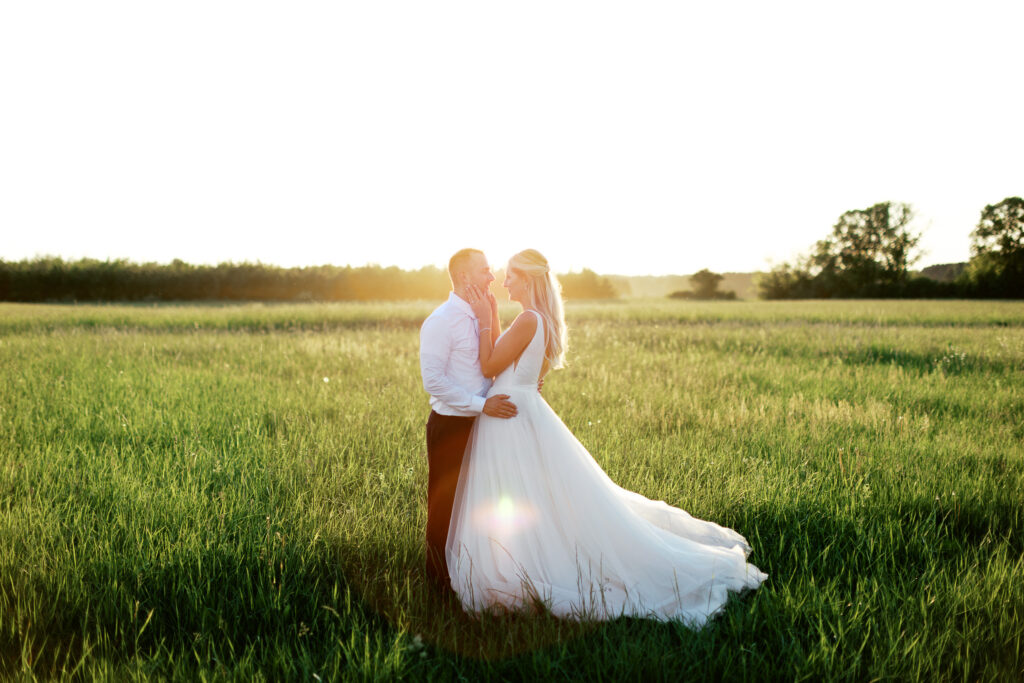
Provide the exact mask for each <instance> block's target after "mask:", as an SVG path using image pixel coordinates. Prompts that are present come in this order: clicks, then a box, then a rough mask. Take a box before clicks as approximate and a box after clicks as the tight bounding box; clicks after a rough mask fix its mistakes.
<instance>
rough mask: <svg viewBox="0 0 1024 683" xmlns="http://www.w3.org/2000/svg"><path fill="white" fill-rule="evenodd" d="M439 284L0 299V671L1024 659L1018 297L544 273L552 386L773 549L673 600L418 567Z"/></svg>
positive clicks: (658, 478) (606, 672)
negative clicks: (960, 297)
mask: <svg viewBox="0 0 1024 683" xmlns="http://www.w3.org/2000/svg"><path fill="white" fill-rule="evenodd" d="M436 303H437V302H410V303H396V304H301V305H298V304H296V305H291V304H281V305H262V304H244V305H159V306H151V305H137V306H124V305H116V306H115V305H88V306H87V305H78V306H75V305H23V304H0V677H3V678H16V679H19V678H20V679H27V680H31V679H33V678H40V679H50V678H55V679H61V678H82V679H96V678H98V679H110V680H133V679H140V680H142V679H153V678H155V679H183V680H224V679H227V680H293V679H301V680H336V679H339V678H342V679H350V678H351V679H378V680H390V679H395V678H412V679H434V680H477V679H536V678H541V677H544V678H548V677H551V678H581V679H588V680H621V679H629V680H638V679H645V680H646V679H652V680H694V679H696V680H700V679H713V680H719V679H728V680H750V681H764V680H786V681H791V680H856V681H860V680H917V679H929V680H972V681H973V680H1010V679H1020V678H1022V677H1024V636H1022V632H1024V534H1022V532H1024V502H1022V500H1024V496H1022V491H1024V445H1022V444H1024V303H1022V302H967V301H942V302H934V301H906V302H900V301H884V302H883V301H818V302H722V303H698V302H675V301H668V300H649V301H630V302H609V303H578V304H574V303H572V302H570V304H569V306H568V314H567V318H568V323H569V327H570V341H569V343H570V355H569V363H570V364H569V367H567V368H566V369H565V370H562V371H558V372H556V373H554V374H552V375H551V376H550V377H549V378H548V380H547V381H546V383H545V386H544V396H545V398H546V400H547V401H548V402H549V403H550V404H551V406H552V407H553V408H554V410H555V411H556V412H558V413H559V415H560V416H561V417H562V419H563V420H564V421H565V423H566V424H567V425H568V426H569V428H570V429H572V430H573V431H574V432H575V434H576V435H577V437H578V438H579V439H580V440H581V441H582V442H583V444H584V445H585V446H586V447H587V448H588V449H589V450H590V452H591V453H592V454H593V456H594V457H595V459H596V460H597V461H598V462H599V463H600V464H601V466H602V467H603V468H604V469H605V471H606V472H607V473H608V474H609V476H611V478H612V479H613V480H615V481H616V482H618V483H619V484H620V485H622V486H624V487H626V488H629V489H632V490H635V491H638V492H640V493H642V494H643V495H645V496H647V497H649V498H653V499H658V500H665V501H667V502H668V503H669V504H672V505H676V506H679V507H682V508H684V509H686V510H687V511H689V512H690V513H692V514H693V515H695V516H697V517H701V518H705V519H711V520H714V521H716V522H718V523H720V524H723V525H725V526H729V527H732V528H735V529H737V530H738V531H740V532H741V533H742V534H744V535H745V536H746V537H747V539H748V540H749V541H750V542H751V545H752V546H753V548H754V550H753V553H752V555H751V557H750V561H751V562H753V563H754V564H756V565H757V566H758V567H760V568H761V569H762V570H764V571H765V572H767V573H768V574H769V579H768V581H767V582H766V583H765V584H764V586H762V588H761V589H759V590H758V591H756V592H750V593H746V594H743V595H739V596H735V597H734V598H733V599H732V600H731V601H730V603H729V604H728V606H727V608H726V609H725V611H724V612H723V613H722V614H721V615H719V616H718V617H717V618H716V619H714V620H713V621H712V622H711V623H710V624H709V625H708V626H707V627H705V628H704V629H701V630H699V631H694V630H691V629H688V628H686V627H685V626H682V625H680V624H673V623H669V624H663V623H657V622H650V621H645V620H636V619H620V620H616V621H613V622H610V623H590V624H587V623H573V622H562V621H559V620H556V619H554V618H551V617H549V616H546V615H528V616H527V615H506V616H495V615H491V616H486V617H483V618H478V619H475V618H471V617H469V616H468V615H466V614H464V613H463V612H462V611H461V609H460V608H459V606H458V605H457V604H454V603H453V602H451V601H450V600H445V599H443V598H441V597H439V596H438V595H437V594H436V593H435V592H433V591H431V590H430V589H429V588H428V586H427V584H426V577H425V573H424V569H423V552H424V550H423V537H422V536H423V529H424V525H425V519H426V509H425V498H426V477H427V463H426V457H425V444H424V422H425V420H426V416H427V413H428V411H429V407H428V403H427V397H426V394H425V393H424V391H423V389H422V386H421V384H420V378H419V365H418V329H419V325H420V323H421V321H422V320H423V318H424V317H425V316H426V315H427V314H428V313H429V312H430V310H431V309H432V307H433V306H434V305H435V304H436ZM502 314H503V318H504V319H506V320H511V318H512V317H513V316H514V314H515V310H514V309H513V308H512V307H509V306H507V305H503V306H502Z"/></svg>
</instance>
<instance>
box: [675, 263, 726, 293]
mask: <svg viewBox="0 0 1024 683" xmlns="http://www.w3.org/2000/svg"><path fill="white" fill-rule="evenodd" d="M724 279H725V276H724V275H719V274H718V273H712V272H711V271H710V270H708V269H707V268H704V269H702V270H699V271H697V272H696V273H694V274H693V275H691V276H690V284H691V285H693V291H688V290H681V291H678V292H672V293H671V294H669V295H668V296H669V298H670V299H735V298H736V292H732V291H729V292H720V291H718V283H720V282H721V281H722V280H724Z"/></svg>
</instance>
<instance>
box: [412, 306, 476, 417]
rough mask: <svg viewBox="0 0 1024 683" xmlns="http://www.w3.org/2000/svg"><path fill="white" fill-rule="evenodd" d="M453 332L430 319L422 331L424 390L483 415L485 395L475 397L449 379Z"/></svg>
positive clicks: (421, 347)
mask: <svg viewBox="0 0 1024 683" xmlns="http://www.w3.org/2000/svg"><path fill="white" fill-rule="evenodd" d="M451 343H452V342H451V333H450V330H449V328H448V327H447V326H446V325H445V324H444V321H442V320H439V319H433V318H428V319H427V320H426V321H425V322H424V323H423V326H422V327H421V328H420V374H421V375H422V376H423V388H424V389H426V390H427V393H428V394H430V395H431V396H436V397H437V398H439V399H441V400H442V401H443V402H444V403H446V404H447V405H450V406H451V407H452V408H457V409H458V410H465V411H468V412H473V413H482V412H483V410H484V402H485V401H486V399H485V398H484V397H483V396H477V395H476V394H472V393H470V392H469V391H467V390H466V389H464V388H462V387H460V386H459V385H458V384H456V383H455V382H454V381H453V380H452V378H451V377H449V376H448V356H449V354H450V353H451Z"/></svg>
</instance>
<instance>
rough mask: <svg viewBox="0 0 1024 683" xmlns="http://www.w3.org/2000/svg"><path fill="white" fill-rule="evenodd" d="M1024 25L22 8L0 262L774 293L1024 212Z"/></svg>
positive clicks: (915, 16)
mask: <svg viewBox="0 0 1024 683" xmlns="http://www.w3.org/2000/svg"><path fill="white" fill-rule="evenodd" d="M1022 25H1024V2H1020V0H1012V1H1008V2H984V1H982V2H971V3H964V2H942V1H938V0H932V1H931V2H900V1H899V0H886V1H884V2H864V1H858V2H845V3H839V2H821V1H820V0H817V1H815V2H806V3H794V2H783V1H776V2H764V1H763V0H762V1H759V2H736V1H734V2H728V3H712V2H705V3H687V2H682V1H680V0H676V1H674V2H645V1H643V0H635V1H630V2H626V1H621V2H602V1H600V0H588V1H585V2H560V1H559V0H544V1H543V2H533V1H529V0H517V2H510V3H493V2H486V1H481V0H468V1H466V2H446V1H443V0H436V1H435V0H431V1H428V2H424V1H423V0H418V1H411V2H390V1H387V0H373V1H368V2H358V3H357V2H277V3H270V2H259V1H252V0H250V1H247V2H218V1H216V0H202V1H201V2H193V1H191V0H176V1H175V2H163V3H156V2H139V0H131V1H125V2H108V1H106V0H90V1H89V2H80V1H75V2H6V3H3V4H2V5H0V258H2V259H7V260H12V259H21V258H31V257H34V256H36V255H43V254H53V255H59V256H63V257H65V258H79V257H82V256H90V257H94V258H100V259H106V258H119V257H124V258H129V259H132V260H135V261H160V262H168V261H170V260H171V259H174V258H181V259H184V260H186V261H190V262H193V263H217V262H220V261H236V262H237V261H244V260H249V261H257V260H259V261H263V262H264V263H275V264H280V265H286V266H292V265H313V264H323V263H334V264H338V265H343V264H351V265H362V264H366V263H379V264H382V265H398V266H401V267H403V268H413V267H419V266H422V265H427V264H436V265H443V264H445V263H446V262H447V259H448V256H449V255H450V254H451V253H452V252H454V251H455V250H457V249H459V248H461V247H464V246H477V247H479V248H482V249H484V250H485V251H486V252H487V254H488V256H489V257H490V260H491V262H492V265H494V266H498V265H501V264H502V263H504V261H505V260H506V259H507V258H508V257H509V256H510V255H511V254H513V253H514V252H516V251H518V250H520V249H523V248H527V247H533V248H536V249H539V250H540V251H542V252H543V253H545V255H547V257H548V260H549V261H550V262H551V264H552V266H553V267H554V268H555V270H556V271H559V272H562V271H566V270H569V269H576V270H578V269H580V268H583V267H589V268H592V269H594V270H596V271H598V272H600V273H608V274H610V273H621V274H646V273H650V274H667V273H691V272H693V271H695V270H698V269H700V268H704V267H707V268H711V269H712V270H715V271H719V272H722V271H749V270H763V269H766V268H768V267H769V266H770V263H771V262H778V261H781V260H787V259H790V258H792V257H793V256H795V255H796V254H798V253H800V252H803V251H806V250H807V249H809V248H810V247H811V245H812V244H813V243H814V242H815V241H816V240H817V239H820V238H822V237H824V236H825V235H826V234H827V233H828V232H829V230H830V229H831V226H832V225H833V224H834V223H835V221H836V219H837V218H838V216H839V215H840V214H841V213H843V212H844V211H846V210H848V209H858V208H865V207H867V206H870V205H872V204H874V203H876V202H880V201H885V200H892V201H897V202H909V203H910V204H912V205H913V206H914V208H915V209H916V210H917V213H918V219H917V226H918V227H919V228H921V229H923V230H924V231H925V236H924V239H923V241H922V246H923V247H924V249H925V250H926V252H927V253H926V254H925V256H924V257H923V258H922V259H921V261H919V262H918V264H917V265H918V266H919V267H920V266H925V265H929V264H932V263H943V262H950V261H960V260H966V259H967V258H968V256H969V233H970V231H971V229H972V228H973V227H974V225H975V224H976V223H977V220H978V215H979V213H980V211H981V209H982V208H983V207H984V206H985V204H991V203H995V202H998V201H1000V200H1002V199H1003V198H1004V197H1007V196H1015V195H1024V162H1022V159H1024V125H1022V124H1021V121H1022V120H1024V88H1021V78H1022V73H1024V47H1022V45H1024V43H1022V41H1021V37H1020V36H1021V34H1020V27H1021V26H1022Z"/></svg>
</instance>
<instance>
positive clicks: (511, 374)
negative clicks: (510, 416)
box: [490, 309, 544, 394]
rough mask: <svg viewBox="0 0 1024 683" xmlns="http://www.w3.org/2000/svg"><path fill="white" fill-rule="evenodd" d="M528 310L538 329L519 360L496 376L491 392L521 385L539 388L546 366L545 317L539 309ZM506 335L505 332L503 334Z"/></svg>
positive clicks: (503, 390)
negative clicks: (541, 374) (541, 373)
mask: <svg viewBox="0 0 1024 683" xmlns="http://www.w3.org/2000/svg"><path fill="white" fill-rule="evenodd" d="M526 310H527V311H529V312H530V313H532V314H533V316H534V318H536V319H537V329H536V330H535V331H534V333H533V339H531V340H530V343H529V344H527V345H526V348H525V349H523V352H522V354H520V356H519V360H518V361H514V362H512V363H511V364H510V365H509V366H508V367H507V368H505V369H504V370H502V371H501V373H500V374H499V375H498V376H497V377H496V378H495V380H494V386H492V387H491V391H490V393H491V394H495V393H498V394H500V393H502V392H505V393H507V392H508V390H510V389H516V388H519V387H530V388H532V389H533V390H534V391H536V389H537V381H538V380H539V379H540V372H541V370H542V369H543V367H544V319H543V318H542V317H541V316H540V314H539V313H537V311H534V310H532V309H526ZM506 332H507V330H506ZM504 335H505V333H504V332H503V333H502V336H504ZM498 338H499V339H500V338H501V337H498Z"/></svg>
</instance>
